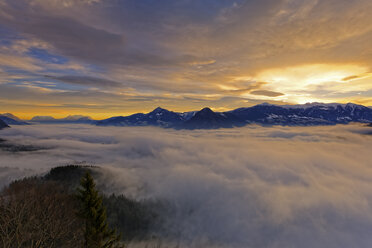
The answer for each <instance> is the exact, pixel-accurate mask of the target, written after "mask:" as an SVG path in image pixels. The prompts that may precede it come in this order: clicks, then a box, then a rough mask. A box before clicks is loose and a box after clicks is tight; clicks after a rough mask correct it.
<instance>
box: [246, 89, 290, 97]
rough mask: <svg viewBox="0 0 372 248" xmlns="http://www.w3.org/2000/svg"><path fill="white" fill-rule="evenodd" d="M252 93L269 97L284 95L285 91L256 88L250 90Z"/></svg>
mask: <svg viewBox="0 0 372 248" xmlns="http://www.w3.org/2000/svg"><path fill="white" fill-rule="evenodd" d="M249 93H250V94H252V95H258V96H269V97H276V96H283V95H284V94H283V93H280V92H275V91H270V90H255V91H251V92H249Z"/></svg>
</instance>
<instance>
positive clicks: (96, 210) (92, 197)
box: [77, 172, 120, 248]
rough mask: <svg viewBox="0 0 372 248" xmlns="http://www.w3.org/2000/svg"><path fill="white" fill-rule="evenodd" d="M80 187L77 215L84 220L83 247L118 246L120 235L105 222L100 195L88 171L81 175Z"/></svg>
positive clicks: (102, 247)
mask: <svg viewBox="0 0 372 248" xmlns="http://www.w3.org/2000/svg"><path fill="white" fill-rule="evenodd" d="M80 186H81V188H79V189H78V196H77V197H78V199H79V200H80V203H81V207H80V210H79V211H78V216H79V217H80V218H82V219H83V221H84V222H85V229H84V246H83V247H85V248H113V247H120V235H117V234H116V231H115V230H113V229H110V228H109V226H108V224H107V216H106V209H105V207H104V206H103V204H102V196H100V195H99V193H98V191H97V190H96V185H95V183H94V180H93V177H92V176H91V175H90V173H89V172H87V173H86V174H85V176H83V177H82V179H81V182H80Z"/></svg>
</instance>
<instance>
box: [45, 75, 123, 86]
mask: <svg viewBox="0 0 372 248" xmlns="http://www.w3.org/2000/svg"><path fill="white" fill-rule="evenodd" d="M45 77H46V78H51V79H55V80H59V81H62V82H65V83H68V84H76V85H82V86H95V87H99V88H118V87H120V86H123V84H122V83H119V82H115V81H112V80H108V79H103V78H95V77H89V76H57V77H53V76H45Z"/></svg>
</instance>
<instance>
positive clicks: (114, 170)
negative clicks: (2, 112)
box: [0, 124, 372, 248]
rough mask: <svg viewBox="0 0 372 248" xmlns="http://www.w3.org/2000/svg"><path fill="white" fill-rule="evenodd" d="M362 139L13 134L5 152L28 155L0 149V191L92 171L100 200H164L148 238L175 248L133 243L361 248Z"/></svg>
mask: <svg viewBox="0 0 372 248" xmlns="http://www.w3.org/2000/svg"><path fill="white" fill-rule="evenodd" d="M371 134H372V127H365V126H363V125H362V124H350V125H336V126H318V127H282V126H274V127H261V126H255V125H249V126H246V127H242V128H234V129H218V130H193V131H189V130H172V129H163V128H155V127H97V126H92V125H30V126H14V127H12V128H7V129H4V130H1V132H0V138H2V139H6V140H7V142H6V144H13V145H15V146H20V147H23V149H24V148H25V147H29V146H30V145H31V146H33V147H36V148H40V150H34V151H30V150H31V149H29V150H28V151H22V152H11V151H9V150H7V149H5V150H4V146H2V147H0V157H1V159H0V188H1V187H2V186H4V185H6V184H7V183H9V182H11V181H12V180H14V179H19V178H22V177H24V176H31V175H41V174H43V173H46V172H47V171H49V170H50V168H52V167H55V166H62V165H67V164H77V163H82V164H88V165H95V166H99V167H100V168H101V169H102V170H103V177H100V178H98V179H97V185H104V189H105V190H106V191H105V192H106V193H112V192H114V193H124V194H125V195H126V196H128V197H133V198H136V199H155V200H165V202H166V203H170V204H166V206H167V207H169V208H170V209H171V210H169V209H168V210H169V211H162V213H164V212H165V214H162V215H161V216H162V217H163V218H165V219H166V221H165V223H166V225H165V226H164V229H163V228H161V227H163V226H161V227H160V226H158V225H157V226H155V229H156V230H155V231H157V232H161V234H163V235H162V236H160V237H163V236H166V237H168V236H167V235H171V236H173V235H175V234H176V237H177V243H176V244H174V245H167V244H165V243H164V242H161V245H159V244H158V245H147V246H145V245H143V246H139V247H160V246H161V247H190V248H200V247H202V248H211V247H214V248H218V247H219V248H222V247H223V248H252V247H260V248H278V247H279V248H282V247H301V248H314V247H317V248H341V247H342V248H343V247H352V248H370V247H372V236H371V230H372V191H371V188H372V180H371V178H372V166H371V162H370V161H371V146H372V135H371ZM123 235H125V234H123ZM190 243H191V244H190Z"/></svg>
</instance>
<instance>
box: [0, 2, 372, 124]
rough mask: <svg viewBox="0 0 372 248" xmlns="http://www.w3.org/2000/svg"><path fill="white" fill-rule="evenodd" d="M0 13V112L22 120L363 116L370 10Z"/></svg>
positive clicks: (273, 6) (355, 6)
mask: <svg viewBox="0 0 372 248" xmlns="http://www.w3.org/2000/svg"><path fill="white" fill-rule="evenodd" d="M0 6H1V10H0V23H1V24H0V103H1V105H0V106H1V107H0V112H12V113H14V114H16V115H19V116H20V117H22V118H31V117H32V116H34V115H52V116H55V117H62V116H64V115H70V114H83V115H90V116H92V117H94V118H104V117H110V116H114V115H126V114H130V113H136V112H147V111H150V110H152V109H153V108H155V107H156V106H162V107H164V108H167V109H170V110H174V111H187V110H195V109H200V108H203V107H205V106H209V107H211V108H212V109H215V110H221V109H224V110H228V109H233V108H237V107H244V106H252V105H255V104H259V103H262V102H270V103H276V104H297V103H306V102H313V101H317V102H340V103H347V102H354V103H359V104H363V105H366V106H371V105H372V76H371V71H372V70H371V62H372V50H371V46H370V41H371V40H372V19H371V15H370V13H371V12H372V4H371V1H367V0H358V1H352V2H351V1H337V0H326V1H318V0H312V1H302V0H293V1H292V0H291V1H276V0H275V1H274V0H268V1H257V0H253V1H245V0H237V1H228V0H218V1H182V2H178V1H168V0H165V1H145V2H143V3H140V1H132V0H129V1H109V0H95V1H91V0H60V1H57V0H52V1H51V0H32V1H25V0H16V1H13V0H12V1H11V0H1V1H0ZM335 6H337V8H335Z"/></svg>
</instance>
